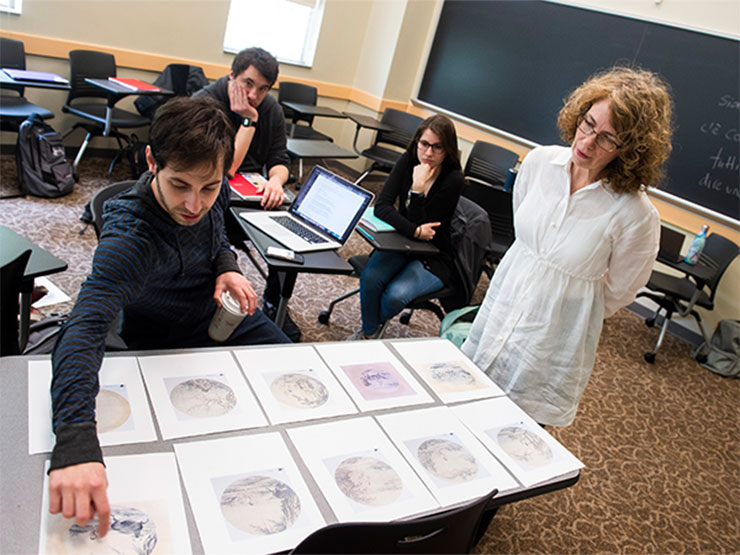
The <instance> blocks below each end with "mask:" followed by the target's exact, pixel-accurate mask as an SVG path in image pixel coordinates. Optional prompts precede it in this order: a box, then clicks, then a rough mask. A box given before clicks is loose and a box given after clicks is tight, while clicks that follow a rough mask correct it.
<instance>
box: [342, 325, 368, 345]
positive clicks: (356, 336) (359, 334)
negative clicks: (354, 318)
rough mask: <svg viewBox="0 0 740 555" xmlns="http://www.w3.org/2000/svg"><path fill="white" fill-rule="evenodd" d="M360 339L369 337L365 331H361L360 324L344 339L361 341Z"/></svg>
mask: <svg viewBox="0 0 740 555" xmlns="http://www.w3.org/2000/svg"><path fill="white" fill-rule="evenodd" d="M362 339H369V338H368V337H367V336H366V335H365V332H364V331H362V326H360V327H359V328H357V329H356V330H355V331H353V332H352V335H350V336H349V337H347V339H345V341H361V340H362Z"/></svg>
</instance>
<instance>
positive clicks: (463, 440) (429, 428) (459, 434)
mask: <svg viewBox="0 0 740 555" xmlns="http://www.w3.org/2000/svg"><path fill="white" fill-rule="evenodd" d="M376 418H377V420H378V422H379V423H380V426H381V427H382V428H383V429H384V430H385V431H386V433H387V434H388V435H389V436H390V438H391V440H392V441H393V443H395V445H396V447H398V449H399V451H401V453H402V454H403V456H404V457H406V460H407V461H408V462H409V463H410V464H411V466H412V467H413V468H414V470H415V471H416V473H417V474H418V475H419V476H420V477H421V479H422V480H423V481H424V483H425V484H426V486H427V487H428V488H429V490H430V491H431V492H432V494H433V495H434V497H436V498H437V500H438V501H439V503H440V504H441V505H442V506H447V505H453V504H456V503H461V502H463V501H470V500H472V499H476V498H478V497H481V496H483V495H485V494H486V493H489V492H490V491H492V490H493V489H494V488H496V489H498V490H499V493H501V492H505V491H508V490H511V489H514V488H516V487H518V486H519V484H518V483H517V481H516V480H515V479H514V478H513V477H512V476H511V474H509V472H507V470H506V469H505V468H504V467H503V466H502V465H501V463H499V462H498V461H497V460H496V458H495V457H493V456H492V455H491V453H489V452H488V450H487V449H486V448H485V447H484V446H483V444H481V442H480V441H478V440H477V439H476V438H475V436H474V435H473V434H472V433H471V432H470V430H468V429H467V428H466V427H465V425H464V424H463V423H462V422H460V420H459V419H458V418H457V417H456V416H455V415H454V413H453V412H452V411H451V410H450V409H449V408H447V407H433V408H430V409H419V410H413V411H404V412H398V413H393V414H385V415H381V416H377V417H376Z"/></svg>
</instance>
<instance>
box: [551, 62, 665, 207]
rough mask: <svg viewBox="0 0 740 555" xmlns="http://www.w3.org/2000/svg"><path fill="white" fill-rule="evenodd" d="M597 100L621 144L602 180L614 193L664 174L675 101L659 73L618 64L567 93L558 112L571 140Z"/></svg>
mask: <svg viewBox="0 0 740 555" xmlns="http://www.w3.org/2000/svg"><path fill="white" fill-rule="evenodd" d="M601 100H608V101H609V111H610V113H609V115H610V119H611V123H612V125H613V126H614V130H615V131H616V132H617V138H618V139H619V142H620V144H621V146H620V147H619V150H618V151H617V157H616V158H615V159H614V160H612V161H611V162H610V163H609V164H608V165H607V167H606V168H605V169H604V171H605V176H604V178H605V181H607V182H608V183H609V185H610V186H611V188H612V189H613V190H614V191H615V192H617V193H631V192H635V191H639V190H640V189H642V188H643V187H650V186H655V185H658V184H659V183H660V181H661V180H662V179H663V176H664V170H663V164H664V163H665V161H666V160H667V159H668V155H669V154H670V153H671V148H672V146H671V135H672V133H673V130H672V121H671V120H672V115H671V114H672V112H673V101H672V99H671V93H670V87H669V86H668V84H667V83H665V81H663V80H662V79H661V78H660V76H658V75H657V74H655V73H652V72H650V71H646V70H643V69H638V68H630V67H622V66H616V67H612V68H610V69H608V70H606V71H602V72H600V73H597V74H596V75H594V76H592V77H591V78H590V79H588V80H587V81H586V82H585V83H583V84H582V85H581V86H580V87H578V88H577V89H576V90H575V91H573V92H572V93H571V95H570V96H569V97H568V99H567V100H566V101H565V105H564V106H563V108H562V109H561V110H560V115H559V116H558V127H559V128H560V134H561V136H562V137H563V139H565V140H566V141H568V143H572V142H573V139H574V137H575V135H576V127H577V123H578V122H577V120H578V116H579V115H581V114H585V113H586V112H588V110H589V109H590V108H591V106H593V105H594V104H596V103H597V102H599V101H601Z"/></svg>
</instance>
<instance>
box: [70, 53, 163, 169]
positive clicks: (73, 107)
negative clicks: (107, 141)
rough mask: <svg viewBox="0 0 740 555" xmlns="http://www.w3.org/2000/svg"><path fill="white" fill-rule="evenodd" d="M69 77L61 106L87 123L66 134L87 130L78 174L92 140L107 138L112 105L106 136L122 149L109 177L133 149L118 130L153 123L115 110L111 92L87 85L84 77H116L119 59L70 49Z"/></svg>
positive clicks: (81, 148) (132, 114)
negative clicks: (102, 100)
mask: <svg viewBox="0 0 740 555" xmlns="http://www.w3.org/2000/svg"><path fill="white" fill-rule="evenodd" d="M69 75H70V78H69V81H70V86H71V90H70V91H69V95H68V96H67V103H66V104H65V105H64V106H62V111H63V112H65V113H68V114H72V115H75V116H77V117H80V118H82V119H84V120H86V122H79V123H75V124H74V126H73V127H72V128H71V129H69V130H68V131H67V132H66V133H64V137H66V136H67V135H69V134H70V133H72V132H73V131H74V130H75V129H78V128H82V129H84V130H85V131H87V135H85V139H84V141H83V142H82V145H80V148H79V150H78V151H77V156H75V160H74V162H73V163H72V167H73V169H74V171H75V172H76V171H77V166H78V164H79V163H80V160H81V159H82V155H83V154H84V153H85V150H86V149H87V145H88V144H89V143H90V140H91V139H92V138H93V137H102V136H104V135H105V121H106V109H107V107H108V106H110V108H111V110H112V114H111V128H110V131H109V132H108V134H107V135H108V136H112V137H115V139H116V142H117V143H118V148H119V150H118V154H116V156H115V158H114V159H113V161H112V162H111V165H110V167H109V168H108V175H111V174H112V173H113V168H114V167H115V165H116V163H117V162H118V160H119V159H120V158H121V155H122V154H123V152H124V148H125V146H129V147H130V146H131V144H132V141H131V138H130V137H129V136H128V135H126V134H124V133H122V132H121V131H119V130H120V129H134V128H137V127H146V126H148V125H149V123H150V121H149V118H145V117H143V116H140V115H138V114H134V113H133V112H129V111H127V110H122V109H120V108H115V107H113V104H115V102H117V100H118V98H116V97H114V96H109V93H107V92H106V91H104V90H103V89H101V88H99V87H95V86H93V85H90V84H88V83H86V82H85V78H88V77H89V78H94V79H107V78H108V77H115V76H116V59H115V57H114V56H113V55H112V54H108V53H106V52H97V51H94V50H71V51H70V53H69ZM91 99H92V100H91ZM96 99H105V100H106V101H107V103H106V102H98V101H96ZM122 141H123V142H122ZM123 143H126V145H125V146H124V144H123Z"/></svg>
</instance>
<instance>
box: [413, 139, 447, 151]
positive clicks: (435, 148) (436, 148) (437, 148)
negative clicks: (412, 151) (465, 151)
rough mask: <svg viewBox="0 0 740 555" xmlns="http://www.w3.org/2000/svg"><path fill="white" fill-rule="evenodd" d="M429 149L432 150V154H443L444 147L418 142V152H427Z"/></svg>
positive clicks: (440, 144)
mask: <svg viewBox="0 0 740 555" xmlns="http://www.w3.org/2000/svg"><path fill="white" fill-rule="evenodd" d="M429 148H431V149H432V152H433V153H434V154H442V153H443V152H444V150H445V149H444V147H443V146H442V143H434V144H432V143H428V142H427V141H425V140H424V139H421V140H420V141H419V150H421V151H424V150H427V149H429Z"/></svg>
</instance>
